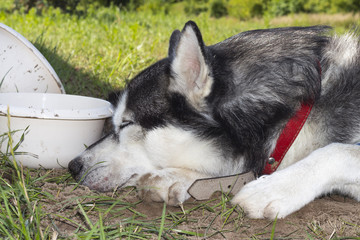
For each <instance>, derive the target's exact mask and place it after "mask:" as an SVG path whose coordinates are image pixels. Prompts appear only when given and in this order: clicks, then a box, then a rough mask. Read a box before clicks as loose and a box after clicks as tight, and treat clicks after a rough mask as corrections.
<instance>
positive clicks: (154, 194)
mask: <svg viewBox="0 0 360 240" xmlns="http://www.w3.org/2000/svg"><path fill="white" fill-rule="evenodd" d="M182 180H183V179H179V178H177V177H176V175H171V174H162V173H161V174H159V173H148V174H145V175H143V176H142V177H141V178H140V179H139V180H138V182H137V189H138V192H139V196H140V198H141V199H143V200H145V201H154V202H166V203H167V204H168V205H172V206H177V205H180V204H182V203H183V202H185V201H186V200H187V199H188V198H190V195H189V194H188V192H187V189H188V188H189V186H190V185H191V183H192V182H191V181H190V182H188V181H186V180H185V181H182Z"/></svg>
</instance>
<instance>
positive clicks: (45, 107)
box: [0, 93, 112, 168]
mask: <svg viewBox="0 0 360 240" xmlns="http://www.w3.org/2000/svg"><path fill="white" fill-rule="evenodd" d="M8 107H9V113H10V114H9V115H10V129H11V131H16V132H14V133H13V136H12V138H13V145H15V144H16V143H18V142H19V140H20V137H21V135H22V134H23V133H24V130H25V129H26V128H27V127H28V130H27V132H26V134H25V139H24V141H23V142H22V143H21V145H20V147H19V149H17V151H16V152H20V153H24V154H21V155H16V156H15V159H16V160H17V161H18V162H21V163H22V164H23V165H24V166H27V167H31V168H38V167H40V166H41V167H44V168H59V167H67V165H68V163H69V161H70V160H71V159H73V158H74V157H76V156H77V155H79V154H80V153H81V152H82V151H83V150H84V149H85V148H86V146H89V145H91V144H92V143H94V142H95V141H97V140H98V139H99V138H100V137H101V135H102V130H103V126H104V122H105V119H106V118H108V117H110V116H111V115H112V108H111V104H110V103H109V102H107V101H105V100H101V99H97V98H90V97H83V96H74V95H66V94H51V93H0V135H1V134H3V133H6V132H8V117H7V109H8ZM5 139H6V140H5V141H4V142H3V143H2V144H1V152H3V153H5V152H6V151H7V150H6V149H7V145H8V144H7V143H8V139H7V138H5ZM0 143H1V139H0Z"/></svg>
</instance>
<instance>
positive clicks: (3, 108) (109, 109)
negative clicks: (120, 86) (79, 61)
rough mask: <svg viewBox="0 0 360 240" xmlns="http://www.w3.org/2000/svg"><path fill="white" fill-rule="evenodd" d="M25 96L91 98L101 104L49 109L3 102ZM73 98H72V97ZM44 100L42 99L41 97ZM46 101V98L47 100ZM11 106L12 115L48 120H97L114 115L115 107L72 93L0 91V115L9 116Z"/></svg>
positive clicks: (99, 100)
mask: <svg viewBox="0 0 360 240" xmlns="http://www.w3.org/2000/svg"><path fill="white" fill-rule="evenodd" d="M14 97H18V98H20V97H21V98H23V99H21V100H22V101H24V102H26V99H29V97H35V98H43V99H44V98H46V99H50V100H51V99H54V98H59V101H60V99H64V98H68V99H70V100H72V102H75V103H76V100H79V99H82V100H89V101H92V102H98V103H99V104H100V106H97V107H94V108H90V107H89V108H86V109H76V108H73V109H71V108H68V109H48V108H42V107H33V106H30V105H26V104H24V106H9V104H7V103H6V102H5V103H4V102H2V101H1V100H2V98H4V99H7V98H14ZM71 98H72V99H71ZM39 101H42V99H39ZM45 101H46V100H45ZM8 108H9V115H10V117H21V118H37V119H48V120H95V119H106V118H109V117H111V116H112V115H113V112H114V109H113V106H112V104H111V103H110V102H108V101H106V100H103V99H100V98H94V97H88V96H81V95H71V94H57V93H23V92H21V93H0V116H7V115H8Z"/></svg>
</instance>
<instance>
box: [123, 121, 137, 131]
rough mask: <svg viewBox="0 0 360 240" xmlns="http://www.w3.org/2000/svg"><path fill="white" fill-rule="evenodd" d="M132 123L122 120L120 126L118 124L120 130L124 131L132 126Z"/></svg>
mask: <svg viewBox="0 0 360 240" xmlns="http://www.w3.org/2000/svg"><path fill="white" fill-rule="evenodd" d="M133 123H134V122H133V121H130V120H124V121H123V122H122V123H121V124H120V130H121V129H124V128H125V127H127V126H129V125H131V124H133Z"/></svg>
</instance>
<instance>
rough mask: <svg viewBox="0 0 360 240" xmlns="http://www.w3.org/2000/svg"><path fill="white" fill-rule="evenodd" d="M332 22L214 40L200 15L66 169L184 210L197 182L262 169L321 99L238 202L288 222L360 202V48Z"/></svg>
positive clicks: (257, 214) (176, 35)
mask: <svg viewBox="0 0 360 240" xmlns="http://www.w3.org/2000/svg"><path fill="white" fill-rule="evenodd" d="M329 31H330V28H329V27H324V26H315V27H305V28H300V27H293V28H278V29H267V30H255V31H248V32H243V33H240V34H238V35H236V36H233V37H231V38H229V39H226V40H225V41H222V42H220V43H218V44H215V45H212V46H206V45H205V44H204V42H203V39H202V36H201V33H200V30H199V29H198V27H197V26H196V24H195V23H194V22H191V21H190V22H188V23H186V24H185V26H184V28H183V30H182V31H181V32H180V31H178V30H176V31H174V32H173V34H172V36H171V38H170V46H169V52H168V57H167V58H164V59H163V60H160V61H159V62H157V63H155V64H154V65H152V66H150V67H148V68H147V69H145V70H143V71H142V72H141V73H139V74H138V75H137V76H136V77H135V78H134V79H133V80H132V81H131V82H130V83H129V84H128V85H127V87H126V88H125V89H124V90H123V91H122V92H121V93H119V94H118V95H116V99H115V100H116V103H115V106H116V110H115V114H114V116H113V120H112V122H113V130H112V132H111V133H110V134H109V135H107V136H106V137H104V138H103V139H101V140H99V141H98V142H97V143H95V144H94V145H92V146H91V147H89V148H88V149H87V150H86V151H85V152H84V153H82V154H81V155H80V156H79V157H77V158H76V159H74V160H73V161H71V162H70V164H69V170H70V172H71V173H72V175H73V176H74V178H75V179H76V180H78V181H81V183H82V184H84V185H87V186H89V187H90V188H93V189H97V190H102V191H108V190H112V189H114V188H121V187H125V186H137V188H138V190H139V193H140V195H141V196H142V197H143V198H145V199H150V200H153V201H165V202H167V203H168V204H172V205H177V204H181V203H183V202H184V201H185V200H186V199H188V198H189V197H190V196H189V194H188V193H187V189H188V188H189V186H190V185H191V184H192V183H193V182H194V181H195V180H196V179H198V178H206V177H216V176H225V175H231V174H236V173H241V172H246V171H254V172H255V173H257V174H258V175H261V172H262V170H263V168H264V166H265V164H266V161H267V159H268V157H269V156H270V154H271V153H272V151H273V150H274V148H275V145H276V141H277V139H278V137H279V135H280V133H281V131H282V129H283V128H284V126H285V125H286V123H287V121H288V120H289V119H290V118H291V117H292V116H293V115H294V114H295V112H296V111H297V110H298V109H299V108H300V106H301V104H302V103H310V102H312V103H314V106H313V109H312V112H311V113H310V115H309V118H308V119H307V121H306V123H305V125H304V127H303V128H302V130H301V131H300V133H299V135H298V137H297V138H296V140H295V142H294V143H293V145H292V147H291V148H290V149H289V151H288V153H287V154H286V156H285V158H284V160H283V161H282V163H281V165H280V166H279V168H278V170H277V171H276V172H275V173H273V174H271V175H264V176H261V177H259V178H258V179H256V180H254V181H253V182H250V183H249V184H247V185H245V187H244V188H243V189H242V190H241V191H240V192H239V193H238V194H236V195H235V196H234V198H233V200H232V202H233V203H234V204H239V205H240V206H242V207H243V208H244V210H245V211H246V212H247V213H248V215H249V216H250V217H254V218H264V217H267V218H275V217H276V216H278V217H285V216H287V215H288V214H291V213H292V212H294V211H296V210H298V209H299V208H301V207H303V206H304V205H305V204H307V203H308V202H310V201H312V200H313V199H314V198H316V197H318V196H320V195H322V194H326V193H330V192H333V191H338V192H340V193H342V194H346V195H350V196H351V197H354V198H355V199H357V200H360V146H358V145H356V143H358V142H360V107H359V106H360V44H359V37H358V35H357V34H356V33H349V34H347V35H344V36H334V35H330V34H329Z"/></svg>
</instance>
